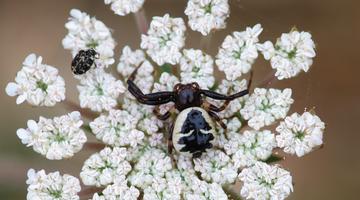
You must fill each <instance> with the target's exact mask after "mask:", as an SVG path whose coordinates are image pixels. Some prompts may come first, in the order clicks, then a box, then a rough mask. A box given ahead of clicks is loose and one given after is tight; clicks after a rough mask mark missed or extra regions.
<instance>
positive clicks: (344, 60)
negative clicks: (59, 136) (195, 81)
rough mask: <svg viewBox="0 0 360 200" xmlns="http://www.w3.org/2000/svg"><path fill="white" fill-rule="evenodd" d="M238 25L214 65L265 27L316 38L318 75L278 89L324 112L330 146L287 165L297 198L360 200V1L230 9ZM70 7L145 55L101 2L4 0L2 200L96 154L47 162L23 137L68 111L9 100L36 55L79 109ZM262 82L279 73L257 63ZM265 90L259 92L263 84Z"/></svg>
mask: <svg viewBox="0 0 360 200" xmlns="http://www.w3.org/2000/svg"><path fill="white" fill-rule="evenodd" d="M230 2H231V17H230V18H229V20H228V28H227V29H226V30H222V31H218V32H216V33H215V34H214V35H213V37H212V40H211V44H210V47H209V48H208V50H206V51H207V53H209V54H211V55H213V56H215V55H216V52H217V48H218V46H219V45H220V44H221V42H222V40H223V39H224V37H225V36H226V35H227V34H229V33H231V32H232V31H239V30H243V29H244V27H245V26H248V25H253V24H255V23H261V24H262V25H263V27H264V32H263V34H262V35H261V40H262V41H265V40H269V39H271V40H273V41H274V40H275V38H276V37H278V36H279V35H280V34H281V33H282V32H288V31H289V30H290V29H291V28H292V27H293V26H296V27H298V29H299V30H306V31H310V32H311V33H312V34H313V37H314V40H315V41H316V44H317V54H318V55H317V57H316V58H315V62H314V64H313V66H312V68H311V71H310V73H307V74H304V73H303V74H301V75H300V76H298V77H296V78H294V79H291V80H286V81H280V82H276V83H274V84H273V85H272V87H278V88H284V87H292V88H293V90H294V98H295V99H296V101H295V104H294V106H293V107H292V110H291V112H302V111H303V109H304V108H305V107H308V108H312V107H313V106H316V112H317V114H318V115H319V116H320V117H321V118H322V119H323V120H324V121H325V122H326V124H327V128H326V133H325V147H324V148H323V149H321V150H319V151H317V152H314V153H311V154H309V155H307V156H305V157H303V158H296V157H288V158H287V160H286V161H285V162H284V163H282V165H283V166H284V167H285V168H287V169H289V170H290V171H291V173H292V175H293V180H294V182H295V191H294V193H293V194H292V195H291V196H290V198H289V199H298V200H300V199H321V200H322V199H324V200H330V199H354V200H355V199H360V198H359V193H360V159H359V158H360V156H359V154H360V133H359V131H358V130H359V127H357V126H360V123H359V120H360V118H359V111H360V94H359V90H360V89H359V88H360V80H359V73H360V69H359V57H360V56H359V53H360V52H359V45H360V43H359V40H360V39H359V38H360V37H359V31H360V27H359V25H360V21H359V19H360V12H359V6H360V3H359V1H356V0H326V1H325V0H239V1H238V0H230ZM185 4H186V1H185V0H147V1H146V3H145V5H144V8H145V11H146V14H147V16H148V19H150V18H151V16H154V15H163V14H165V13H167V12H168V13H171V15H172V16H182V17H183V16H184V14H183V10H184V8H185ZM71 8H79V9H81V10H83V11H86V12H88V13H89V14H90V15H95V16H96V17H97V18H98V19H100V20H102V21H103V22H104V23H105V24H106V25H107V26H109V27H111V28H112V29H113V30H114V33H113V36H114V37H115V39H116V41H117V43H118V45H117V47H116V59H117V60H116V61H118V57H119V55H120V54H119V51H120V50H121V49H122V47H123V46H124V45H125V44H128V45H130V46H131V47H132V48H137V47H138V46H139V43H140V36H139V34H138V31H137V27H136V24H135V21H134V17H133V16H132V15H128V16H126V17H120V16H117V15H115V14H113V13H112V11H111V10H110V8H109V7H107V6H105V5H104V4H103V1H102V0H99V1H95V0H61V1H55V0H23V1H21V0H0V58H1V59H0V90H1V92H0V95H1V96H0V101H1V104H0V106H1V109H0V110H1V112H0V123H1V131H0V134H1V137H0V199H1V200H15V199H24V198H25V195H26V185H25V179H26V171H27V169H28V168H35V169H42V168H44V169H46V170H47V171H54V170H61V171H62V172H64V173H71V174H73V175H78V174H79V171H80V168H81V165H82V162H83V161H84V159H86V157H87V156H88V155H89V154H90V153H91V152H88V151H83V152H81V153H79V154H77V155H76V156H75V157H74V158H72V159H71V160H66V161H47V160H46V159H44V158H43V157H42V156H40V155H38V154H36V153H34V152H33V151H32V149H30V148H26V147H25V146H24V145H22V144H21V143H20V140H19V139H18V138H17V136H16V134H15V132H16V130H17V129H18V128H22V127H25V126H26V121H27V120H28V119H38V116H39V115H43V116H47V117H52V116H56V115H61V114H64V113H66V112H67V111H66V110H65V109H64V108H63V107H62V105H61V104H58V106H57V107H56V108H50V109H49V108H32V107H30V106H29V105H27V104H23V105H20V106H16V105H15V98H11V97H8V96H6V94H5V92H4V91H5V86H6V83H7V82H9V81H13V79H14V77H15V75H16V72H17V71H18V70H19V69H20V66H21V63H22V61H23V59H24V58H25V57H26V56H27V55H28V54H29V53H32V52H34V53H36V54H39V55H42V56H43V57H44V62H45V63H47V64H50V65H54V66H57V67H58V68H59V70H60V73H61V75H62V76H63V77H64V78H65V81H66V84H67V98H68V99H71V100H74V101H77V92H76V90H75V83H76V82H75V80H74V79H73V78H72V75H71V72H70V66H69V63H70V60H71V58H70V53H69V52H68V51H65V50H64V49H63V48H62V45H61V40H62V38H63V37H64V36H65V34H66V30H65V28H64V23H65V22H66V21H67V18H68V12H69V11H70V9H71ZM187 34H188V37H187V41H186V42H187V47H194V48H199V47H200V44H199V41H200V38H201V35H200V34H199V33H197V32H196V33H195V32H192V31H188V33H187ZM254 69H255V77H254V78H255V82H260V81H261V78H262V77H263V76H264V75H265V74H267V73H268V72H269V71H270V66H269V63H267V62H265V61H264V60H263V59H262V58H260V57H259V59H258V60H257V61H256V63H255V66H254ZM255 84H256V83H255Z"/></svg>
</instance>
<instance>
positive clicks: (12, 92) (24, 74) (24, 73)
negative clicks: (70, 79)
mask: <svg viewBox="0 0 360 200" xmlns="http://www.w3.org/2000/svg"><path fill="white" fill-rule="evenodd" d="M6 93H7V94H8V95H9V96H17V99H16V103H17V104H21V103H23V102H24V101H27V102H28V103H29V104H31V105H34V106H54V105H55V104H56V103H58V102H61V101H63V100H65V82H64V79H63V78H62V77H61V76H59V74H58V70H57V69H56V68H55V67H52V66H50V65H46V64H43V63H42V57H41V56H39V57H36V55H35V54H30V55H28V56H27V57H26V58H25V60H24V62H23V66H22V69H21V70H20V71H19V72H18V73H17V75H16V78H15V82H10V83H8V85H7V86H6Z"/></svg>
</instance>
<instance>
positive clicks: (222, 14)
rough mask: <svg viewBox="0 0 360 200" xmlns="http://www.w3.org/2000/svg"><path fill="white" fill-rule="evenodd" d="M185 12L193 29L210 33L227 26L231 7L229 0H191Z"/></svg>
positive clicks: (202, 32)
mask: <svg viewBox="0 0 360 200" xmlns="http://www.w3.org/2000/svg"><path fill="white" fill-rule="evenodd" d="M185 14H186V15H187V16H188V17H189V22H188V23H189V26H190V28H191V29H192V30H194V31H199V32H201V34H203V35H208V34H209V33H210V31H212V30H214V29H223V28H225V27H226V22H225V20H226V19H227V18H228V17H229V14H230V8H229V3H228V0H189V1H188V4H187V6H186V9H185Z"/></svg>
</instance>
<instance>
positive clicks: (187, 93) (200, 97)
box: [127, 68, 252, 158]
mask: <svg viewBox="0 0 360 200" xmlns="http://www.w3.org/2000/svg"><path fill="white" fill-rule="evenodd" d="M137 69H138V68H137ZM137 69H135V71H134V72H133V73H132V74H131V75H130V76H129V79H128V80H127V84H128V89H129V92H130V93H131V94H132V95H133V96H134V97H135V98H136V99H137V101H138V102H140V103H142V104H146V105H155V106H156V107H155V109H154V113H155V114H156V116H157V117H158V118H159V119H160V120H167V119H168V118H169V117H170V111H167V112H166V113H164V114H161V113H160V112H159V105H161V104H165V103H168V102H174V104H175V109H177V110H178V111H179V112H180V113H179V115H178V116H177V118H176V120H175V122H174V123H172V125H171V128H170V130H169V137H168V151H169V153H170V154H171V153H172V149H173V148H175V150H176V151H178V152H184V153H185V152H186V153H190V154H192V156H193V157H194V158H197V157H200V156H201V154H202V153H203V152H205V151H206V149H210V148H212V147H213V140H214V136H215V134H216V130H215V125H214V121H215V122H217V123H219V125H220V126H221V127H222V128H223V129H225V130H226V125H225V124H224V123H223V122H222V121H221V119H220V117H219V116H218V115H217V112H221V111H223V110H224V109H225V108H226V107H227V106H228V104H229V103H230V101H232V100H234V99H236V98H239V97H242V96H245V95H247V94H249V87H250V85H251V77H252V73H251V75H250V80H249V84H248V89H246V90H243V91H240V92H238V93H235V94H232V95H229V96H227V95H223V94H219V93H216V92H213V91H211V90H204V89H201V88H200V86H199V84H198V83H196V82H193V83H189V84H181V83H178V84H176V85H175V86H174V89H173V91H163V92H155V93H150V94H144V93H143V92H142V91H141V90H140V88H139V87H138V86H137V85H136V84H135V83H134V79H135V75H136V72H137ZM205 97H209V98H212V99H215V100H224V101H225V102H224V104H223V105H222V106H220V107H217V106H215V105H213V104H211V103H209V102H207V101H206V100H205Z"/></svg>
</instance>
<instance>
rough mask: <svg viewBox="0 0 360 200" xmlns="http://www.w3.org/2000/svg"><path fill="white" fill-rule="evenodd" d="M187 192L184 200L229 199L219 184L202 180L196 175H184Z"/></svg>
mask: <svg viewBox="0 0 360 200" xmlns="http://www.w3.org/2000/svg"><path fill="white" fill-rule="evenodd" d="M183 178H184V185H186V187H185V191H184V193H183V199H184V200H227V199H228V197H227V195H226V194H225V192H224V190H223V189H222V187H221V185H219V184H217V183H208V182H206V181H202V180H200V179H199V178H198V177H197V176H196V175H193V174H187V173H186V172H184V173H183Z"/></svg>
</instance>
